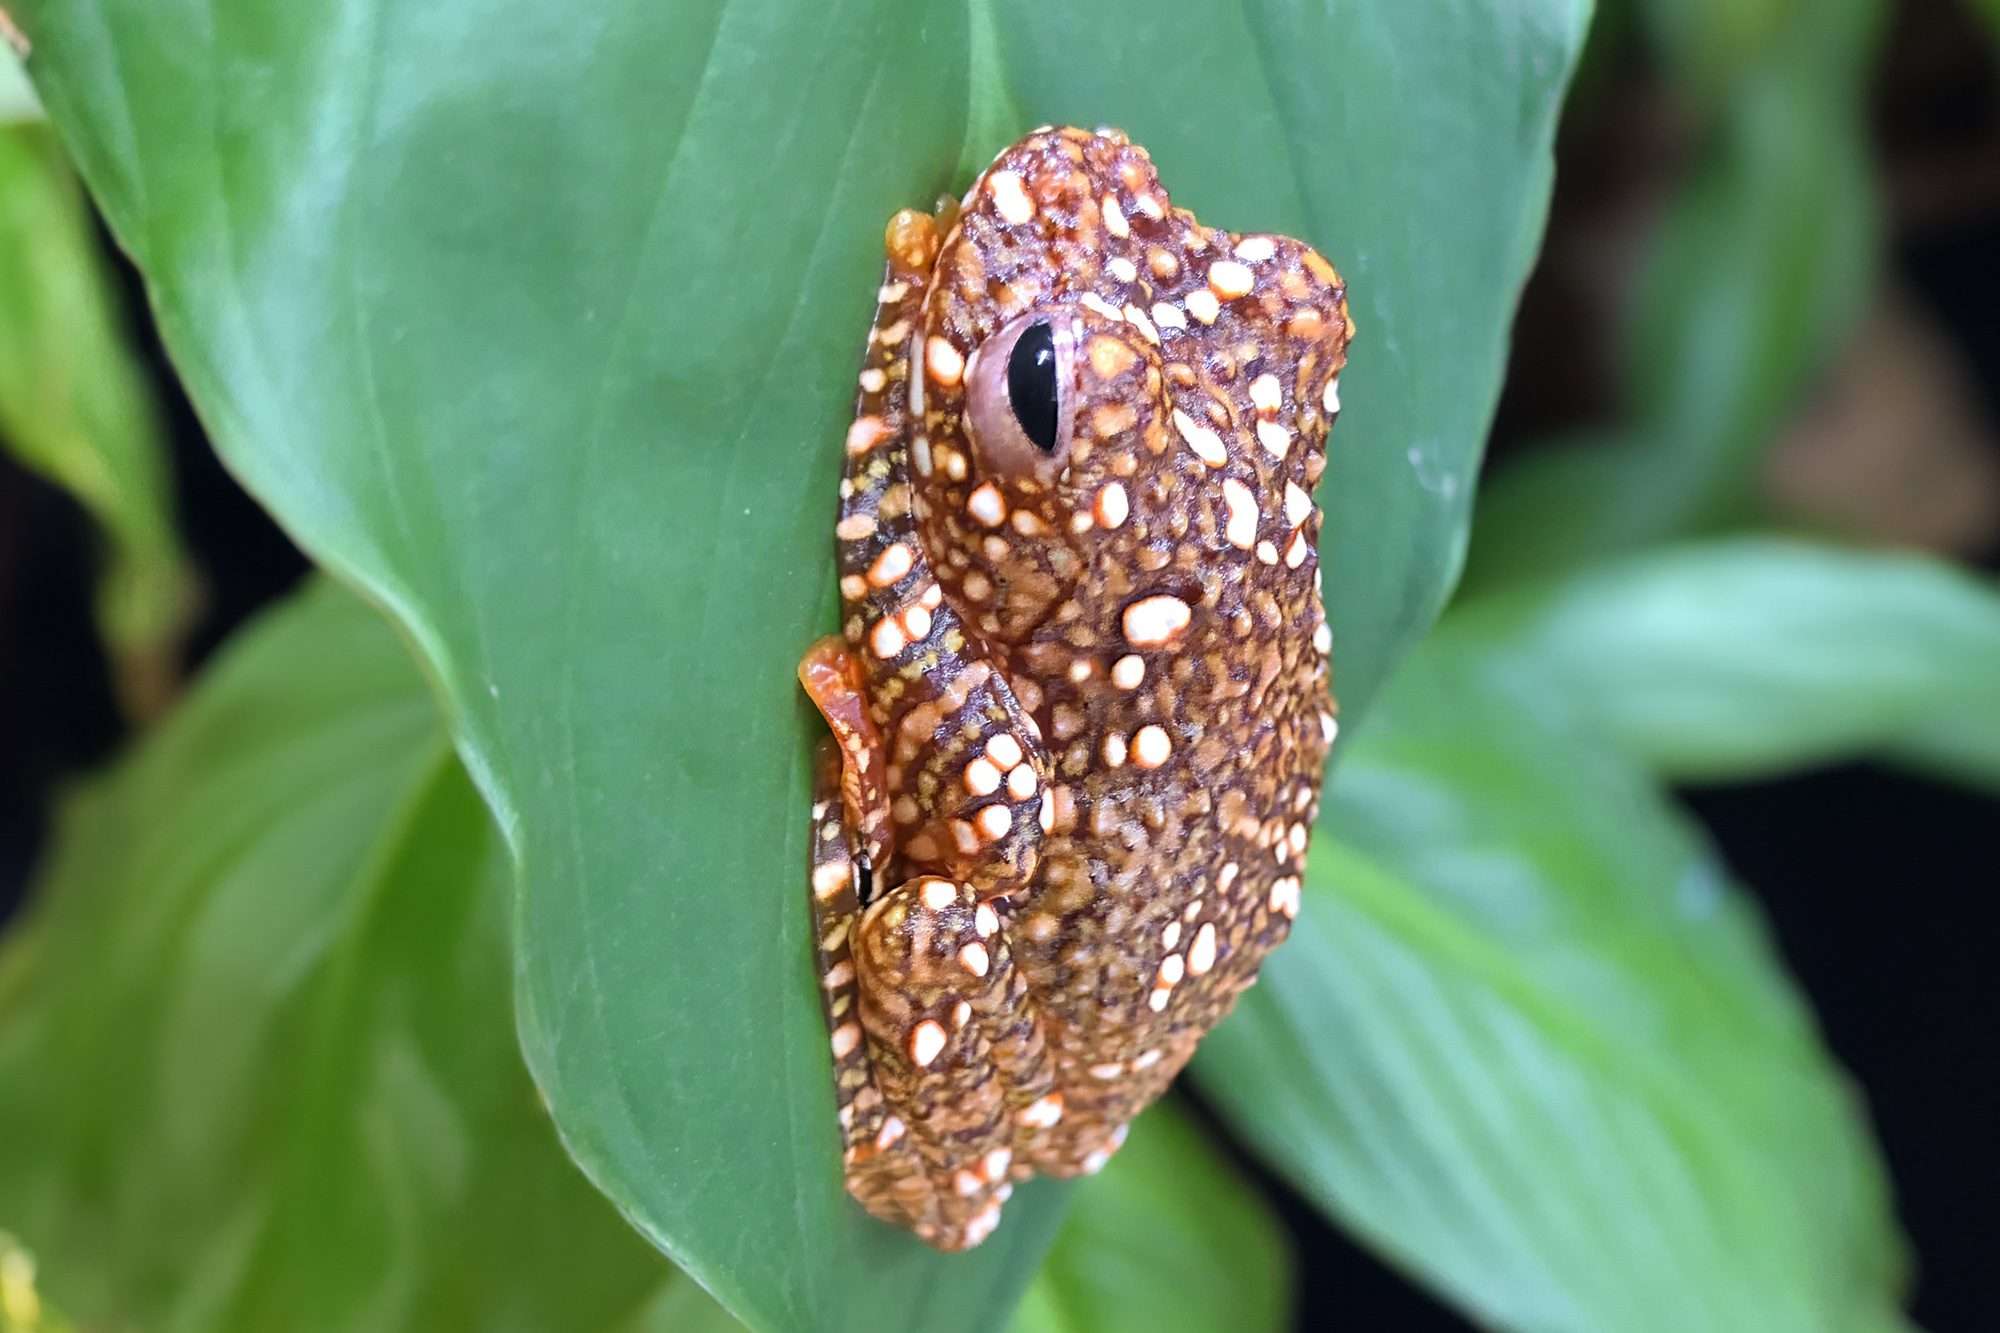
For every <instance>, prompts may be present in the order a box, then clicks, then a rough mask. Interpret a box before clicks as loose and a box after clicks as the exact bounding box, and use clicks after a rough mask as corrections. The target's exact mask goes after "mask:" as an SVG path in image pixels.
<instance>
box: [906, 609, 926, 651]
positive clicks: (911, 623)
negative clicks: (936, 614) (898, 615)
mask: <svg viewBox="0 0 2000 1333" xmlns="http://www.w3.org/2000/svg"><path fill="white" fill-rule="evenodd" d="M930 632H931V613H930V608H929V607H927V606H924V605H923V604H922V603H918V604H917V605H916V606H909V607H904V608H903V633H905V634H907V635H909V637H910V642H911V643H917V642H920V641H921V640H922V639H923V637H924V636H925V635H926V634H929V633H930Z"/></svg>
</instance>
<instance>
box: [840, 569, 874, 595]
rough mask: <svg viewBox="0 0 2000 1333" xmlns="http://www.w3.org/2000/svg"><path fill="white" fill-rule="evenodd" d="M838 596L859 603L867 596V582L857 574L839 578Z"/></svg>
mask: <svg viewBox="0 0 2000 1333" xmlns="http://www.w3.org/2000/svg"><path fill="white" fill-rule="evenodd" d="M840 595H841V596H842V597H845V598H846V599H847V600H848V601H850V602H857V601H860V600H861V599H862V598H863V597H866V596H867V595H868V580H867V579H864V578H862V577H861V576H860V575H859V574H843V575H841V576H840Z"/></svg>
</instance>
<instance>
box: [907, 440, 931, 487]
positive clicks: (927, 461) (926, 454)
mask: <svg viewBox="0 0 2000 1333" xmlns="http://www.w3.org/2000/svg"><path fill="white" fill-rule="evenodd" d="M910 461H911V462H913V463H915V464H916V465H917V475H918V476H920V477H928V476H929V475H930V474H931V442H930V437H929V436H925V435H919V436H917V438H916V439H914V440H911V441H910Z"/></svg>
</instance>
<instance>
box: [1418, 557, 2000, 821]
mask: <svg viewBox="0 0 2000 1333" xmlns="http://www.w3.org/2000/svg"><path fill="white" fill-rule="evenodd" d="M1433 642H1434V645H1435V648H1436V650H1437V651H1439V652H1451V653H1456V654H1459V655H1461V656H1462V658H1463V659H1464V660H1465V661H1466V662H1468V663H1472V664H1476V667H1477V669H1478V670H1479V671H1481V672H1482V673H1483V674H1484V675H1485V676H1486V677H1487V678H1488V679H1489V680H1491V681H1492V682H1493V683H1494V684H1496V685H1498V686H1500V687H1501V688H1504V689H1506V690H1507V691H1509V692H1510V693H1511V694H1512V696H1513V697H1514V698H1515V699H1516V700H1517V701H1518V702H1519V705H1520V706H1521V707H1523V708H1525V709H1528V710H1530V711H1532V712H1535V713H1537V714H1541V715H1545V716H1546V715H1561V716H1563V717H1565V718H1571V719H1574V720H1575V723H1576V725H1577V726H1579V727H1580V728H1582V729H1584V730H1586V731H1588V732H1590V733H1592V734H1593V735H1594V736H1596V737H1598V738H1600V739H1602V740H1605V741H1607V742H1609V743H1611V744H1612V745H1614V746H1616V747H1617V748H1618V749H1620V750H1622V751H1624V752H1625V753H1627V754H1629V755H1631V756H1633V757H1634V758H1636V759H1638V760H1639V761H1640V762H1642V763H1644V764H1646V765H1648V766H1650V767H1651V768H1653V769H1655V770H1657V771H1658V772H1660V773H1662V774H1664V775H1666V776H1667V777H1670V778H1674V779H1681V780H1688V779H1692V780H1704V779H1731V778H1742V777H1757V776H1762V775H1765V774H1769V773H1773V772H1777V771H1781V770H1784V769H1788V768H1796V767H1799V766H1801V765H1805V764H1811V763H1816V762H1823V761H1825V760H1829V759H1836V758H1841V757H1843V756H1847V755H1852V754H1857V753H1868V752H1882V751H1889V752H1893V753H1896V754H1898V755H1899V756H1901V757H1902V758H1904V759H1906V760H1908V761H1910V762H1913V763H1918V764H1924V765H1927V766H1930V767H1936V768H1942V769H1944V770H1946V771H1949V772H1953V773H1957V774H1960V775H1962V776H1964V777H1967V778H1969V779H1975V780H1980V781H1983V782H1985V783H1987V784H1989V785H2000V591H1996V590H1995V589H1994V588H1993V586H1992V585H1991V584H1989V583H1986V582H1984V581H1982V580H1979V579H1976V578H1973V577H1972V576H1970V575H1967V574H1965V573H1963V572H1961V571H1959V570H1957V569H1954V568H1952V567H1951V566H1949V565H1947V564H1944V563H1942V562H1940V561H1937V560H1932V559H1928V558H1925V557H1921V556H1914V555H1888V554H1871V553H1865V552H1858V551H1850V550H1842V549H1840V548H1837V547H1830V546H1824V545H1819V544H1815V543H1809V542H1803V541H1788V540H1779V539H1751V538H1744V539H1738V540H1733V541H1725V542H1710V543H1705V544H1702V545H1696V546H1689V547H1684V548H1677V549H1668V550H1666V551H1661V552H1657V553H1653V554H1650V555H1646V556H1641V557H1637V558H1633V559H1628V560H1625V561H1621V562H1618V563H1614V564H1612V565H1609V566H1606V567H1604V568H1601V569H1593V570H1590V571H1588V572H1585V573H1582V574H1578V575H1575V576H1573V577H1571V578H1567V579H1560V580H1555V581H1552V582H1549V583H1546V584H1541V585H1531V586H1528V587H1523V588H1519V589H1514V590H1510V591H1507V592H1503V593H1501V594H1499V595H1497V596H1495V597H1492V598H1487V599H1480V600H1475V601H1472V602H1470V603H1468V604H1466V605H1465V606H1464V607H1462V608H1460V609H1459V610H1455V611H1454V612H1453V613H1452V614H1451V615H1450V616H1448V617H1447V618H1446V620H1445V622H1444V624H1443V626H1441V627H1440V629H1439V631H1438V636H1437V638H1436V640H1434V641H1433Z"/></svg>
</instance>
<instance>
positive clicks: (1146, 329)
mask: <svg viewBox="0 0 2000 1333" xmlns="http://www.w3.org/2000/svg"><path fill="white" fill-rule="evenodd" d="M1125 322H1126V323H1127V324H1130V325H1131V326H1132V327H1133V328H1135V329H1137V330H1139V332H1140V334H1142V335H1143V336H1144V337H1145V339H1146V341H1147V342H1149V343H1151V344H1153V346H1155V347H1158V346H1159V345H1160V331H1159V330H1158V329H1156V328H1154V327H1153V321H1152V320H1150V319H1147V318H1146V312H1145V311H1143V310H1141V309H1140V308H1139V307H1138V306H1135V305H1128V306H1126V307H1125Z"/></svg>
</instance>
